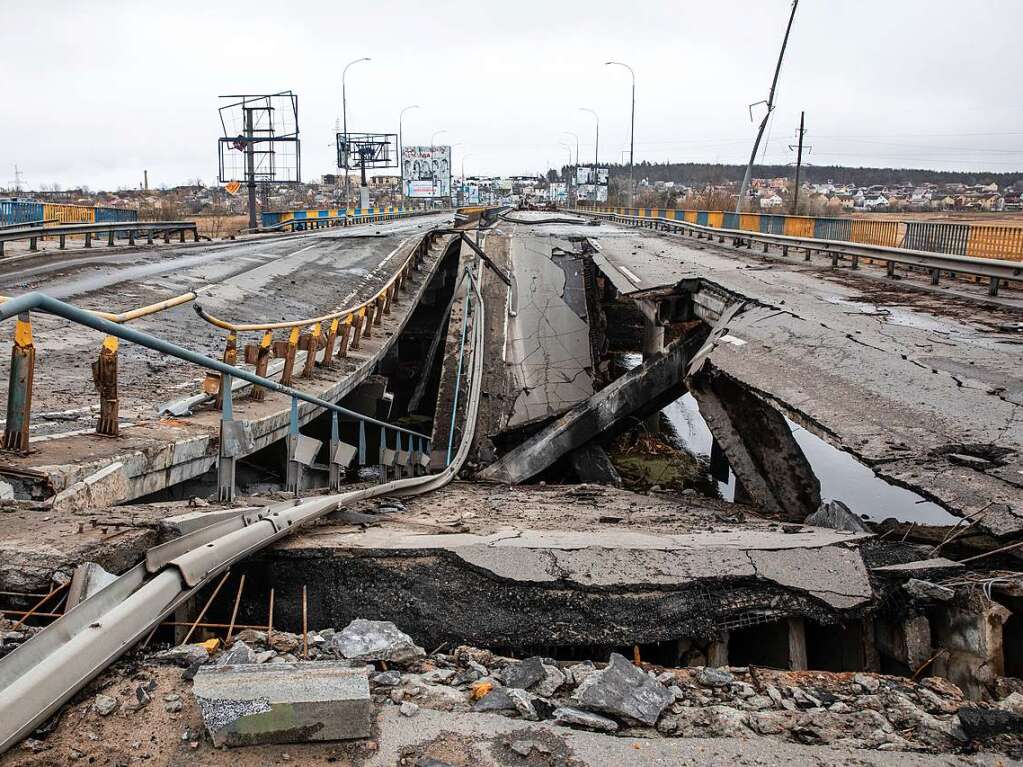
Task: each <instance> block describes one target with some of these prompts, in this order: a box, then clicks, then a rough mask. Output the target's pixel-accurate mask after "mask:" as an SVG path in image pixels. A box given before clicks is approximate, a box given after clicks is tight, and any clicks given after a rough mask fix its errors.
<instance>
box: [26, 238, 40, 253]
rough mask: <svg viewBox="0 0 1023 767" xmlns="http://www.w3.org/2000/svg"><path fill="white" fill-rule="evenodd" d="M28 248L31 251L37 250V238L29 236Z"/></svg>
mask: <svg viewBox="0 0 1023 767" xmlns="http://www.w3.org/2000/svg"><path fill="white" fill-rule="evenodd" d="M28 249H29V250H31V251H36V250H39V238H38V237H29V238H28Z"/></svg>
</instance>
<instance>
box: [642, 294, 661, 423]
mask: <svg viewBox="0 0 1023 767" xmlns="http://www.w3.org/2000/svg"><path fill="white" fill-rule="evenodd" d="M655 311H656V309H655ZM663 353H664V326H663V325H658V324H656V323H655V322H653V321H652V320H651V319H650V318H649V317H646V316H644V317H643V361H644V362H646V361H647V360H648V359H650V358H651V357H655V356H657V355H658V354H663ZM644 423H645V424H646V428H647V431H648V432H650V433H651V434H658V433H659V432H660V430H661V413H660V411H658V412H655V413H651V414H650V415H648V416H647V417H646V420H645V421H644Z"/></svg>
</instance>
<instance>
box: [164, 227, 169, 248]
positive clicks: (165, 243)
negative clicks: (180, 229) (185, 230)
mask: <svg viewBox="0 0 1023 767" xmlns="http://www.w3.org/2000/svg"><path fill="white" fill-rule="evenodd" d="M163 242H164V245H167V244H169V243H170V229H164V230H163Z"/></svg>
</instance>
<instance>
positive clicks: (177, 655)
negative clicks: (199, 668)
mask: <svg viewBox="0 0 1023 767" xmlns="http://www.w3.org/2000/svg"><path fill="white" fill-rule="evenodd" d="M209 659H210V652H209V650H207V649H206V648H205V647H204V646H203V645H201V644H180V645H178V646H177V647H172V648H170V649H169V650H164V651H163V652H158V653H156V654H155V655H153V656H152V657H151V658H150V660H152V661H154V662H156V663H172V664H174V665H176V666H181V667H182V668H188V667H189V666H193V665H195V664H196V663H205V662H206V661H208V660H209Z"/></svg>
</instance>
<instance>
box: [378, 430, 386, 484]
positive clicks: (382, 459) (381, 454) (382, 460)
mask: <svg viewBox="0 0 1023 767" xmlns="http://www.w3.org/2000/svg"><path fill="white" fill-rule="evenodd" d="M377 463H378V464H379V466H380V482H381V483H384V482H386V481H387V475H388V473H389V469H388V466H387V427H386V426H381V427H380V449H379V450H378V451H377Z"/></svg>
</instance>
